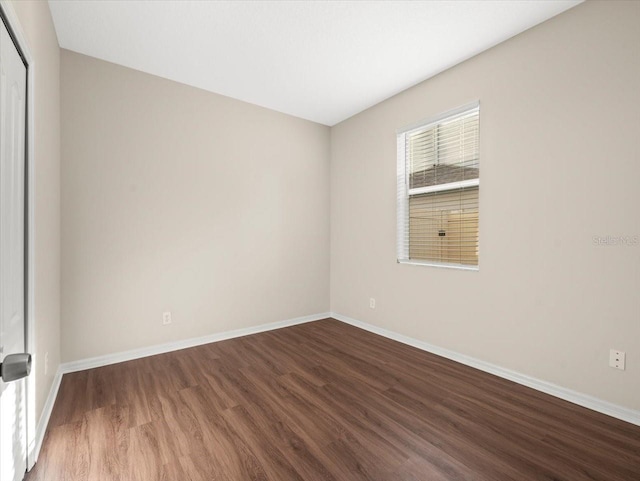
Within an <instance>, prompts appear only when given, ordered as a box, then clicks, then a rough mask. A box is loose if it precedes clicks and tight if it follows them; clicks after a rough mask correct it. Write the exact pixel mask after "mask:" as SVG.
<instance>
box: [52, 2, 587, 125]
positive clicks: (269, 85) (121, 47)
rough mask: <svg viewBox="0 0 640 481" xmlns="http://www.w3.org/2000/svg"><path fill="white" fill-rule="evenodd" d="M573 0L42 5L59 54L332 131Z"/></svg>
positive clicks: (89, 3) (551, 14)
mask: <svg viewBox="0 0 640 481" xmlns="http://www.w3.org/2000/svg"><path fill="white" fill-rule="evenodd" d="M580 1H581V0H578V1H575V0H554V1H520V0H517V1H504V0H497V1H496V0H484V1H476V0H470V1H469V0H467V1H442V2H438V1H435V2H434V1H382V2H380V1H331V2H326V1H298V2H272V1H271V2H270V1H264V2H260V1H255V2H251V1H249V2H236V1H216V2H198V1H174V2H170V1H126V2H117V1H97V2H92V1H85V2H82V1H67V0H55V1H53V0H50V2H49V4H50V6H51V12H52V14H53V19H54V21H55V26H56V30H57V32H58V39H59V41H60V46H61V47H62V48H65V49H67V50H71V51H74V52H78V53H82V54H84V55H89V56H91V57H96V58H99V59H102V60H106V61H109V62H113V63H117V64H120V65H123V66H126V67H129V68H133V69H136V70H141V71H143V72H147V73H150V74H153V75H157V76H160V77H164V78H167V79H170V80H175V81H177V82H181V83H184V84H187V85H191V86H194V87H198V88H201V89H204V90H208V91H210V92H214V93H217V94H221V95H225V96H228V97H232V98H235V99H239V100H243V101H246V102H249V103H253V104H255V105H260V106H262V107H267V108H270V109H272V110H276V111H279V112H284V113H287V114H290V115H293V116H296V117H300V118H303V119H307V120H312V121H314V122H318V123H321V124H324V125H329V126H331V125H335V124H337V123H338V122H340V121H342V120H344V119H346V118H348V117H351V116H352V115H354V114H356V113H358V112H361V111H362V110H365V109H366V108H368V107H371V106H372V105H375V104H377V103H379V102H380V101H382V100H384V99H386V98H389V97H391V96H392V95H394V94H397V93H398V92H401V91H403V90H405V89H407V88H409V87H411V86H413V85H416V84H417V83H419V82H421V81H423V80H425V79H427V78H429V77H432V76H434V75H435V74H437V73H439V72H441V71H443V70H445V69H447V68H449V67H452V66H453V65H455V64H458V63H460V62H462V61H463V60H465V59H467V58H470V57H472V56H474V55H477V54H478V53H480V52H482V51H484V50H486V49H488V48H490V47H492V46H494V45H496V44H498V43H500V42H503V41H505V40H507V39H508V38H510V37H513V36H514V35H517V34H518V33H520V32H522V31H524V30H526V29H528V28H531V27H533V26H534V25H537V24H539V23H541V22H543V21H545V20H547V19H549V18H551V17H553V16H554V15H557V14H559V13H561V12H563V11H565V10H567V9H569V8H571V7H574V6H575V5H577V4H579V3H580Z"/></svg>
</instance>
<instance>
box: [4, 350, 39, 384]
mask: <svg viewBox="0 0 640 481" xmlns="http://www.w3.org/2000/svg"><path fill="white" fill-rule="evenodd" d="M30 372H31V354H28V353H21V354H9V355H8V356H6V357H5V358H4V360H3V361H2V363H0V374H1V375H2V380H3V381H4V382H10V381H17V380H18V379H22V378H23V377H27V376H28V375H29V373H30Z"/></svg>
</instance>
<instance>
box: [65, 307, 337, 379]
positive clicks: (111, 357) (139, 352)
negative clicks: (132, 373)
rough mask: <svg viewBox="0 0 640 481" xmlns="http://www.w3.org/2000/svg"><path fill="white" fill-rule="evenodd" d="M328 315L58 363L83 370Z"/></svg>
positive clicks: (315, 315)
mask: <svg viewBox="0 0 640 481" xmlns="http://www.w3.org/2000/svg"><path fill="white" fill-rule="evenodd" d="M327 317H330V313H328V312H322V313H319V314H311V315H309V316H303V317H296V318H294V319H287V320H285V321H276V322H270V323H268V324H260V325H259V326H252V327H246V328H243V329H235V330H233V331H225V332H219V333H216V334H210V335H208V336H203V337H195V338H191V339H184V340H181V341H174V342H168V343H166V344H157V345H155V346H149V347H141V348H139V349H132V350H130V351H124V352H117V353H114V354H107V355H105V356H98V357H92V358H88V359H80V360H78V361H71V362H66V363H64V364H61V365H60V370H61V372H62V374H66V373H69V372H76V371H84V370H85V369H93V368H96V367H101V366H107V365H109V364H116V363H118V362H124V361H131V360H133V359H140V358H142V357H147V356H154V355H156V354H164V353H165V352H171V351H178V350H180V349H186V348H188V347H194V346H201V345H202V344H209V343H211V342H217V341H224V340H227V339H233V338H235V337H242V336H248V335H250V334H257V333H259V332H265V331H273V330H274V329H281V328H283V327H289V326H295V325H297V324H304V323H306V322H312V321H319V320H320V319H326V318H327Z"/></svg>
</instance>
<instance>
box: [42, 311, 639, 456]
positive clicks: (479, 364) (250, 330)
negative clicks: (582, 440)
mask: <svg viewBox="0 0 640 481" xmlns="http://www.w3.org/2000/svg"><path fill="white" fill-rule="evenodd" d="M328 317H331V318H333V319H336V320H338V321H340V322H344V323H346V324H350V325H352V326H355V327H359V328H360V329H364V330H365V331H369V332H372V333H374V334H378V335H380V336H383V337H386V338H388V339H392V340H394V341H398V342H401V343H403V344H407V345H409V346H413V347H416V348H418V349H421V350H423V351H427V352H430V353H432V354H435V355H437V356H442V357H445V358H447V359H451V360H452V361H456V362H459V363H461V364H465V365H467V366H470V367H473V368H476V369H479V370H481V371H484V372H488V373H490V374H493V375H495V376H498V377H501V378H504V379H508V380H510V381H513V382H516V383H518V384H522V385H523V386H527V387H530V388H532V389H535V390H537V391H541V392H544V393H546V394H550V395H551V396H555V397H557V398H560V399H564V400H565V401H569V402H572V403H574V404H577V405H579V406H583V407H586V408H588V409H592V410H594V411H597V412H600V413H603V414H606V415H608V416H612V417H614V418H617V419H621V420H623V421H627V422H629V423H632V424H635V425H637V426H640V411H635V410H633V409H628V408H625V407H622V406H618V405H616V404H613V403H610V402H607V401H603V400H601V399H597V398H594V397H592V396H589V395H587V394H583V393H579V392H576V391H572V390H571V389H567V388H564V387H561V386H557V385H555V384H552V383H549V382H546V381H542V380H540V379H536V378H533V377H530V376H527V375H525V374H520V373H518V372H515V371H511V370H509V369H505V368H502V367H500V366H496V365H495V364H491V363H488V362H485V361H481V360H479V359H475V358H472V357H469V356H465V355H464V354H460V353H457V352H454V351H450V350H448V349H444V348H442V347H438V346H434V345H432V344H429V343H427V342H423V341H419V340H418V339H414V338H411V337H408V336H404V335H402V334H398V333H396V332H393V331H389V330H387V329H384V328H381V327H378V326H374V325H373V324H368V323H366V322H362V321H358V320H356V319H352V318H350V317H347V316H343V315H341V314H337V313H335V312H324V313H320V314H312V315H309V316H304V317H297V318H295V319H289V320H286V321H278V322H271V323H268V324H260V325H258V326H253V327H247V328H243V329H235V330H233V331H226V332H220V333H217V334H211V335H208V336H203V337H197V338H192V339H185V340H182V341H175V342H169V343H166V344H159V345H156V346H149V347H143V348H140V349H133V350H130V351H125V352H119V353H114V354H107V355H105V356H99V357H93V358H90V359H81V360H79V361H72V362H67V363H63V364H61V365H60V367H59V368H58V372H57V373H56V376H55V378H54V380H53V384H52V386H51V390H50V391H49V396H48V397H47V401H46V402H45V406H44V409H43V411H42V415H41V416H40V421H39V422H38V426H37V430H36V439H35V446H34V454H35V456H34V457H33V459H35V460H37V459H38V455H39V454H40V448H41V447H42V441H43V440H44V435H45V432H46V430H47V426H48V424H49V418H50V417H51V412H52V410H53V405H54V403H55V400H56V396H57V395H58V390H59V388H60V383H61V381H62V376H63V375H64V374H67V373H71V372H76V371H84V370H85V369H93V368H96V367H101V366H107V365H109V364H116V363H119V362H125V361H131V360H133V359H140V358H142V357H147V356H153V355H156V354H163V353H166V352H171V351H177V350H180V349H186V348H189V347H194V346H201V345H203V344H209V343H211V342H217V341H224V340H226V339H233V338H236V337H242V336H248V335H251V334H257V333H260V332H266V331H273V330H275V329H281V328H283V327H289V326H295V325H297V324H304V323H306V322H312V321H319V320H321V319H326V318H328Z"/></svg>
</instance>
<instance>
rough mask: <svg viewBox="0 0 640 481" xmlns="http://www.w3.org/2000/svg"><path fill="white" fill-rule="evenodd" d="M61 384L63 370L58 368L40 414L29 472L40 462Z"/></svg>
mask: <svg viewBox="0 0 640 481" xmlns="http://www.w3.org/2000/svg"><path fill="white" fill-rule="evenodd" d="M61 382H62V370H61V369H60V368H59V367H58V370H57V371H56V375H55V376H54V378H53V383H52V384H51V389H49V395H48V396H47V400H46V401H45V403H44V407H43V408H42V413H41V414H40V419H39V420H38V425H37V426H36V437H35V440H34V444H33V452H32V455H31V456H29V470H30V469H31V468H33V466H34V465H35V464H36V462H37V461H38V456H39V455H40V449H41V448H42V441H44V435H45V433H46V432H47V426H48V425H49V418H50V417H51V412H52V411H53V405H54V404H55V402H56V397H57V396H58V390H59V389H60V383H61Z"/></svg>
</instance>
